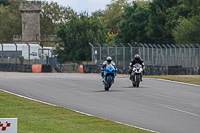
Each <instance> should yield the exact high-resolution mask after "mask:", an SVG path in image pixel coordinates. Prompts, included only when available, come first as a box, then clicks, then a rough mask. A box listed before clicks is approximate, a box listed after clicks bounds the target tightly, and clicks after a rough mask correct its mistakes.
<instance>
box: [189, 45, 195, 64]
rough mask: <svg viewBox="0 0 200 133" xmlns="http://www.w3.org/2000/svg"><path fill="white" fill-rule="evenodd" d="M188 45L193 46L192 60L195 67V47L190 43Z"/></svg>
mask: <svg viewBox="0 0 200 133" xmlns="http://www.w3.org/2000/svg"><path fill="white" fill-rule="evenodd" d="M190 46H191V47H192V48H193V62H194V67H195V65H196V63H195V47H194V46H193V45H192V44H190Z"/></svg>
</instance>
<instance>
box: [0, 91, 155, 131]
mask: <svg viewBox="0 0 200 133" xmlns="http://www.w3.org/2000/svg"><path fill="white" fill-rule="evenodd" d="M0 90H1V91H4V92H6V93H10V94H13V95H16V96H19V97H22V98H26V99H29V100H32V101H36V102H40V103H44V104H47V105H51V106H57V105H55V104H51V103H47V102H43V101H40V100H37V99H33V98H29V97H25V96H22V95H19V94H16V93H13V92H9V91H6V90H3V89H0ZM57 107H58V106H57ZM70 110H72V111H74V112H77V113H81V114H84V115H87V116H94V115H92V114H88V113H84V112H81V111H78V110H74V109H70ZM95 117H96V116H95ZM98 118H101V119H105V120H108V119H106V118H103V117H98ZM114 122H116V123H119V124H124V125H127V126H131V127H135V128H138V129H142V130H146V131H150V132H154V133H159V132H157V131H153V130H150V129H146V128H142V127H138V126H134V125H130V124H126V123H122V122H118V121H114Z"/></svg>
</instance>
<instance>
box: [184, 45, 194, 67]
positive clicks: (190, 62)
mask: <svg viewBox="0 0 200 133" xmlns="http://www.w3.org/2000/svg"><path fill="white" fill-rule="evenodd" d="M185 45H186V46H187V47H188V48H189V61H188V63H189V64H188V66H189V65H190V66H191V65H192V61H191V59H192V58H191V49H190V46H189V45H188V44H185Z"/></svg>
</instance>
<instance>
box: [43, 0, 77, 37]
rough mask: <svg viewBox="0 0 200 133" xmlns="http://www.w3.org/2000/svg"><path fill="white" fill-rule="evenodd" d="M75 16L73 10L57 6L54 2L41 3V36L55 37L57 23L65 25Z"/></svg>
mask: <svg viewBox="0 0 200 133" xmlns="http://www.w3.org/2000/svg"><path fill="white" fill-rule="evenodd" d="M73 14H76V13H75V12H74V10H73V9H71V8H70V7H69V6H68V7H63V6H59V5H58V4H57V3H56V2H55V3H54V2H50V3H48V2H42V11H41V35H55V34H56V26H57V24H58V23H66V22H67V21H69V20H70V16H71V15H73Z"/></svg>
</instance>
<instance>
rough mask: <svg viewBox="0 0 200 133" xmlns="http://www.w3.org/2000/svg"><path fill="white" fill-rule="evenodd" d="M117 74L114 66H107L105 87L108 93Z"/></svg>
mask: <svg viewBox="0 0 200 133" xmlns="http://www.w3.org/2000/svg"><path fill="white" fill-rule="evenodd" d="M115 74H116V71H115V67H114V66H113V65H112V64H109V65H107V66H106V69H105V71H104V87H105V90H106V91H108V90H109V88H110V87H111V85H112V84H113V83H114V78H115Z"/></svg>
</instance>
